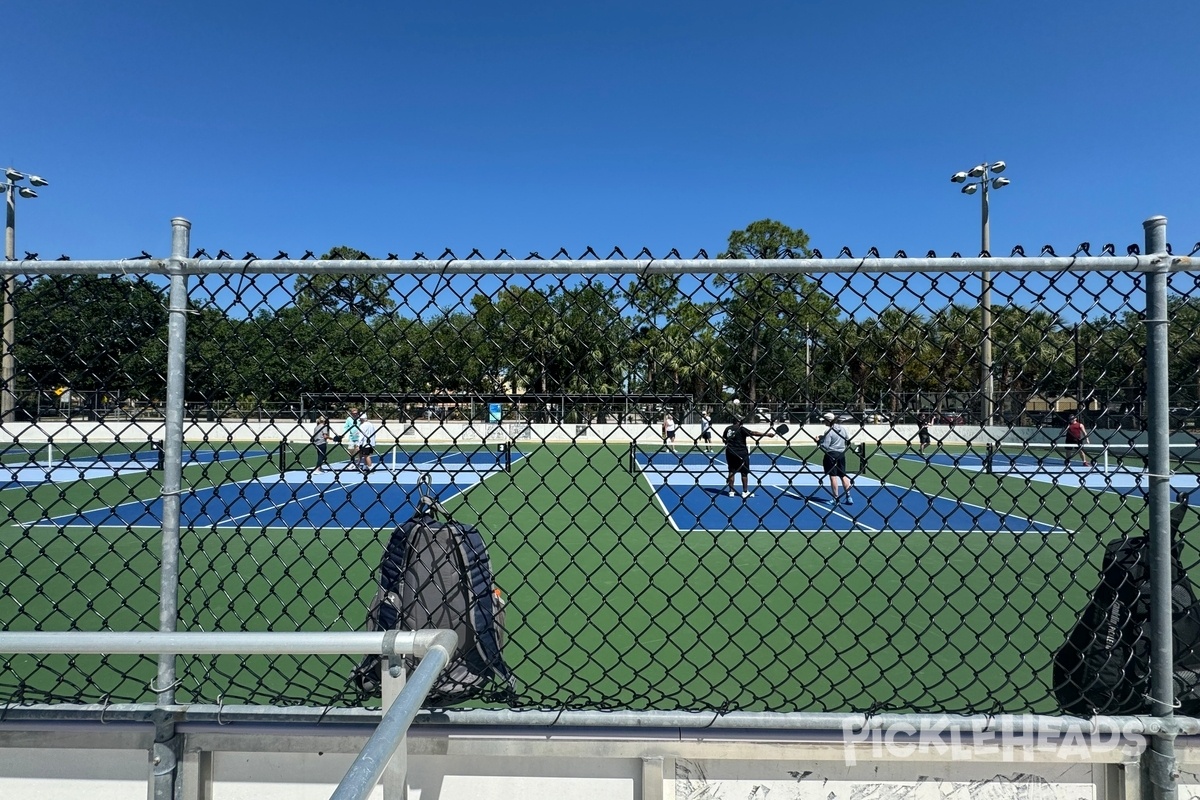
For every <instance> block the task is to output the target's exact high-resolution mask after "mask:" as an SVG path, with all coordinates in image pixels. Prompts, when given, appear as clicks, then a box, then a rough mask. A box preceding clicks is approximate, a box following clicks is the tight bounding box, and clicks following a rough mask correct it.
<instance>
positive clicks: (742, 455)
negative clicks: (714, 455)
mask: <svg viewBox="0 0 1200 800" xmlns="http://www.w3.org/2000/svg"><path fill="white" fill-rule="evenodd" d="M774 435H775V431H770V430H768V431H762V432H759V431H756V430H751V429H750V428H747V427H746V426H745V425H743V424H742V423H741V421H740V420H735V421H734V422H732V423H731V424H730V425H729V426H728V427H726V428H725V431H724V432H723V433H722V434H721V438H722V439H723V440H724V441H725V463H726V465H727V466H728V468H729V475H728V477H727V478H726V481H725V482H726V486H727V489H728V492H729V496H730V497H737V492H735V491H734V489H733V476H734V475H738V474H740V475H741V476H742V497H753V496H754V492H752V491H750V447H749V445H747V444H746V440H747V439H749V438H751V437H753V438H755V439H761V438H762V437H764V436H768V437H770V436H774Z"/></svg>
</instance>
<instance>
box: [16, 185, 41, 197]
mask: <svg viewBox="0 0 1200 800" xmlns="http://www.w3.org/2000/svg"><path fill="white" fill-rule="evenodd" d="M17 194H19V195H21V197H37V192H35V191H34V190H33V189H30V188H29V187H28V186H22V187H21V188H19V189H17Z"/></svg>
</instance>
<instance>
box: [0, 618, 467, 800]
mask: <svg viewBox="0 0 1200 800" xmlns="http://www.w3.org/2000/svg"><path fill="white" fill-rule="evenodd" d="M457 646H458V636H457V634H455V632H454V631H442V630H425V631H383V632H379V633H340V634H337V633H281V632H272V633H247V632H239V633H231V632H224V633H218V632H213V633H195V632H190V633H110V632H103V633H88V632H84V631H72V632H60V633H49V632H31V633H9V632H0V653H19V654H40V653H67V654H79V653H106V654H107V653H131V654H138V655H140V654H145V653H163V654H172V655H173V654H181V653H230V654H241V655H245V654H250V653H258V654H265V655H282V654H288V653H354V654H369V653H378V654H380V655H382V656H383V657H384V658H388V659H390V660H391V661H393V662H395V663H399V662H400V657H401V656H404V655H414V656H417V657H419V658H420V659H421V662H420V664H419V665H418V666H417V668H416V669H415V670H414V671H413V674H412V676H411V678H410V679H409V680H408V681H407V682H405V683H404V686H403V688H401V689H400V691H399V693H398V694H397V696H396V697H395V699H394V701H393V702H392V704H391V705H390V707H389V708H388V709H387V710H386V711H385V713H384V714H383V717H382V719H380V720H379V723H378V724H377V726H376V728H375V731H374V733H372V734H371V736H370V738H369V739H368V740H367V743H366V745H364V747H363V749H362V751H361V752H360V753H359V754H358V756H357V757H356V758H355V759H354V762H353V763H352V764H351V765H350V768H349V770H348V771H347V772H346V776H345V777H344V778H343V779H342V781H341V782H340V783H339V784H338V787H337V789H336V790H335V791H334V793H333V795H332V796H333V797H334V798H339V800H355V799H356V798H365V797H367V796H369V795H370V794H371V791H372V790H373V788H374V787H375V785H376V784H377V783H378V782H379V779H380V778H381V777H382V776H383V773H384V770H385V768H386V767H387V765H388V762H389V760H390V759H392V758H393V755H394V754H396V752H397V750H398V749H400V748H401V746H402V745H403V744H404V736H405V733H406V731H407V730H408V728H409V726H410V725H411V724H412V721H413V719H414V718H415V717H416V715H417V712H418V711H420V709H421V704H422V702H423V701H424V700H425V698H426V696H427V695H428V694H429V691H430V689H431V688H432V686H433V684H434V681H435V680H436V679H437V676H438V674H439V673H440V672H441V671H442V670H443V669H444V668H445V667H446V665H447V664H448V663H449V662H450V658H451V654H453V653H454V651H455V649H456V648H457ZM46 717H47V718H52V717H50V715H46ZM176 721H177V720H176V719H175V718H174V717H163V716H160V717H159V724H157V725H156V731H157V735H156V737H155V743H154V749H153V753H152V762H151V763H152V766H153V770H152V775H153V782H152V785H151V787H150V796H151V797H155V798H160V797H161V798H171V797H177V796H179V795H178V794H177V792H176V765H177V763H178V762H179V755H180V753H179V747H180V743H179V742H180V740H179V738H178V737H177V736H176V735H175V731H174V727H175V722H176ZM406 765H407V759H406V757H405V754H404V752H403V751H402V750H401V751H400V755H399V765H398V766H397V767H396V769H397V770H398V773H399V776H400V777H399V781H398V785H401V786H402V785H403V776H404V772H405V770H406ZM393 791H397V790H396V789H393Z"/></svg>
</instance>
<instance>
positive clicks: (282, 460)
mask: <svg viewBox="0 0 1200 800" xmlns="http://www.w3.org/2000/svg"><path fill="white" fill-rule="evenodd" d="M276 458H277V460H278V463H279V471H280V472H281V473H282V472H285V471H287V439H280V440H279V450H278V454H277V455H276Z"/></svg>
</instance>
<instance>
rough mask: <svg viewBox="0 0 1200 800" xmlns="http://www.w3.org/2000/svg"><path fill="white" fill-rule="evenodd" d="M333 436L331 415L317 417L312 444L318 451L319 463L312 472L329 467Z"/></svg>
mask: <svg viewBox="0 0 1200 800" xmlns="http://www.w3.org/2000/svg"><path fill="white" fill-rule="evenodd" d="M332 438H333V431H332V430H331V429H330V427H329V417H324V416H322V417H317V424H316V427H315V428H313V432H312V437H311V440H312V445H313V447H314V448H316V451H317V463H316V466H314V467H313V468H312V469H311V470H309V471H310V472H315V471H317V470H321V471H325V470H327V469H329V467H328V466H326V463H325V462H326V460H327V458H328V455H329V440H330V439H332Z"/></svg>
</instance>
